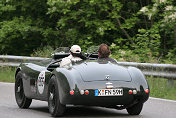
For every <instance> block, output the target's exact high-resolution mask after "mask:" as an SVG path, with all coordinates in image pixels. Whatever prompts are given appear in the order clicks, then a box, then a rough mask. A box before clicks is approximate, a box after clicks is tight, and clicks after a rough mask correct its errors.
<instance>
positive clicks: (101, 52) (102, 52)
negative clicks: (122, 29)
mask: <svg viewBox="0 0 176 118" xmlns="http://www.w3.org/2000/svg"><path fill="white" fill-rule="evenodd" d="M110 54H111V51H110V49H109V47H108V45H106V44H104V43H103V44H101V45H100V47H99V48H98V57H100V58H106V57H109V55H110Z"/></svg>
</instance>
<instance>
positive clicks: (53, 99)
mask: <svg viewBox="0 0 176 118" xmlns="http://www.w3.org/2000/svg"><path fill="white" fill-rule="evenodd" d="M48 108H49V112H50V114H51V115H52V116H53V117H56V116H62V115H63V113H64V111H65V105H63V104H61V103H60V99H59V89H58V82H57V80H56V78H55V76H52V78H51V80H50V81H49V86H48Z"/></svg>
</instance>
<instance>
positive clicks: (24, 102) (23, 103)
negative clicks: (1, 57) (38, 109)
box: [15, 72, 32, 109]
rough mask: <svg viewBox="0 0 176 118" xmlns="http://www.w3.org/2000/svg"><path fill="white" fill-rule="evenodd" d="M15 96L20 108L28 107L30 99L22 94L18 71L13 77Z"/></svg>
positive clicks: (20, 75)
mask: <svg viewBox="0 0 176 118" xmlns="http://www.w3.org/2000/svg"><path fill="white" fill-rule="evenodd" d="M15 98H16V102H17V104H18V106H19V107H20V108H24V109H25V108H29V106H30V105H31V102H32V99H28V98H27V97H26V96H25V94H24V89H23V80H22V73H21V72H18V73H17V75H16V78H15Z"/></svg>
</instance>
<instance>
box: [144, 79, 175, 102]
mask: <svg viewBox="0 0 176 118" xmlns="http://www.w3.org/2000/svg"><path fill="white" fill-rule="evenodd" d="M147 81H148V84H149V87H150V96H151V97H156V98H164V99H171V100H176V80H174V84H173V86H169V85H168V79H164V78H158V77H147Z"/></svg>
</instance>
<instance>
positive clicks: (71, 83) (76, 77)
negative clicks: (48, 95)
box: [53, 68, 84, 104]
mask: <svg viewBox="0 0 176 118" xmlns="http://www.w3.org/2000/svg"><path fill="white" fill-rule="evenodd" d="M53 75H54V76H56V78H57V81H58V86H59V87H58V89H59V97H60V102H61V103H62V104H65V103H66V99H65V98H67V96H69V95H70V91H71V90H76V89H78V88H82V87H83V86H84V82H83V81H82V79H81V76H80V74H79V73H78V72H77V71H76V70H74V69H72V70H69V69H66V68H57V69H55V70H54V71H53ZM77 83H79V84H77Z"/></svg>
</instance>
